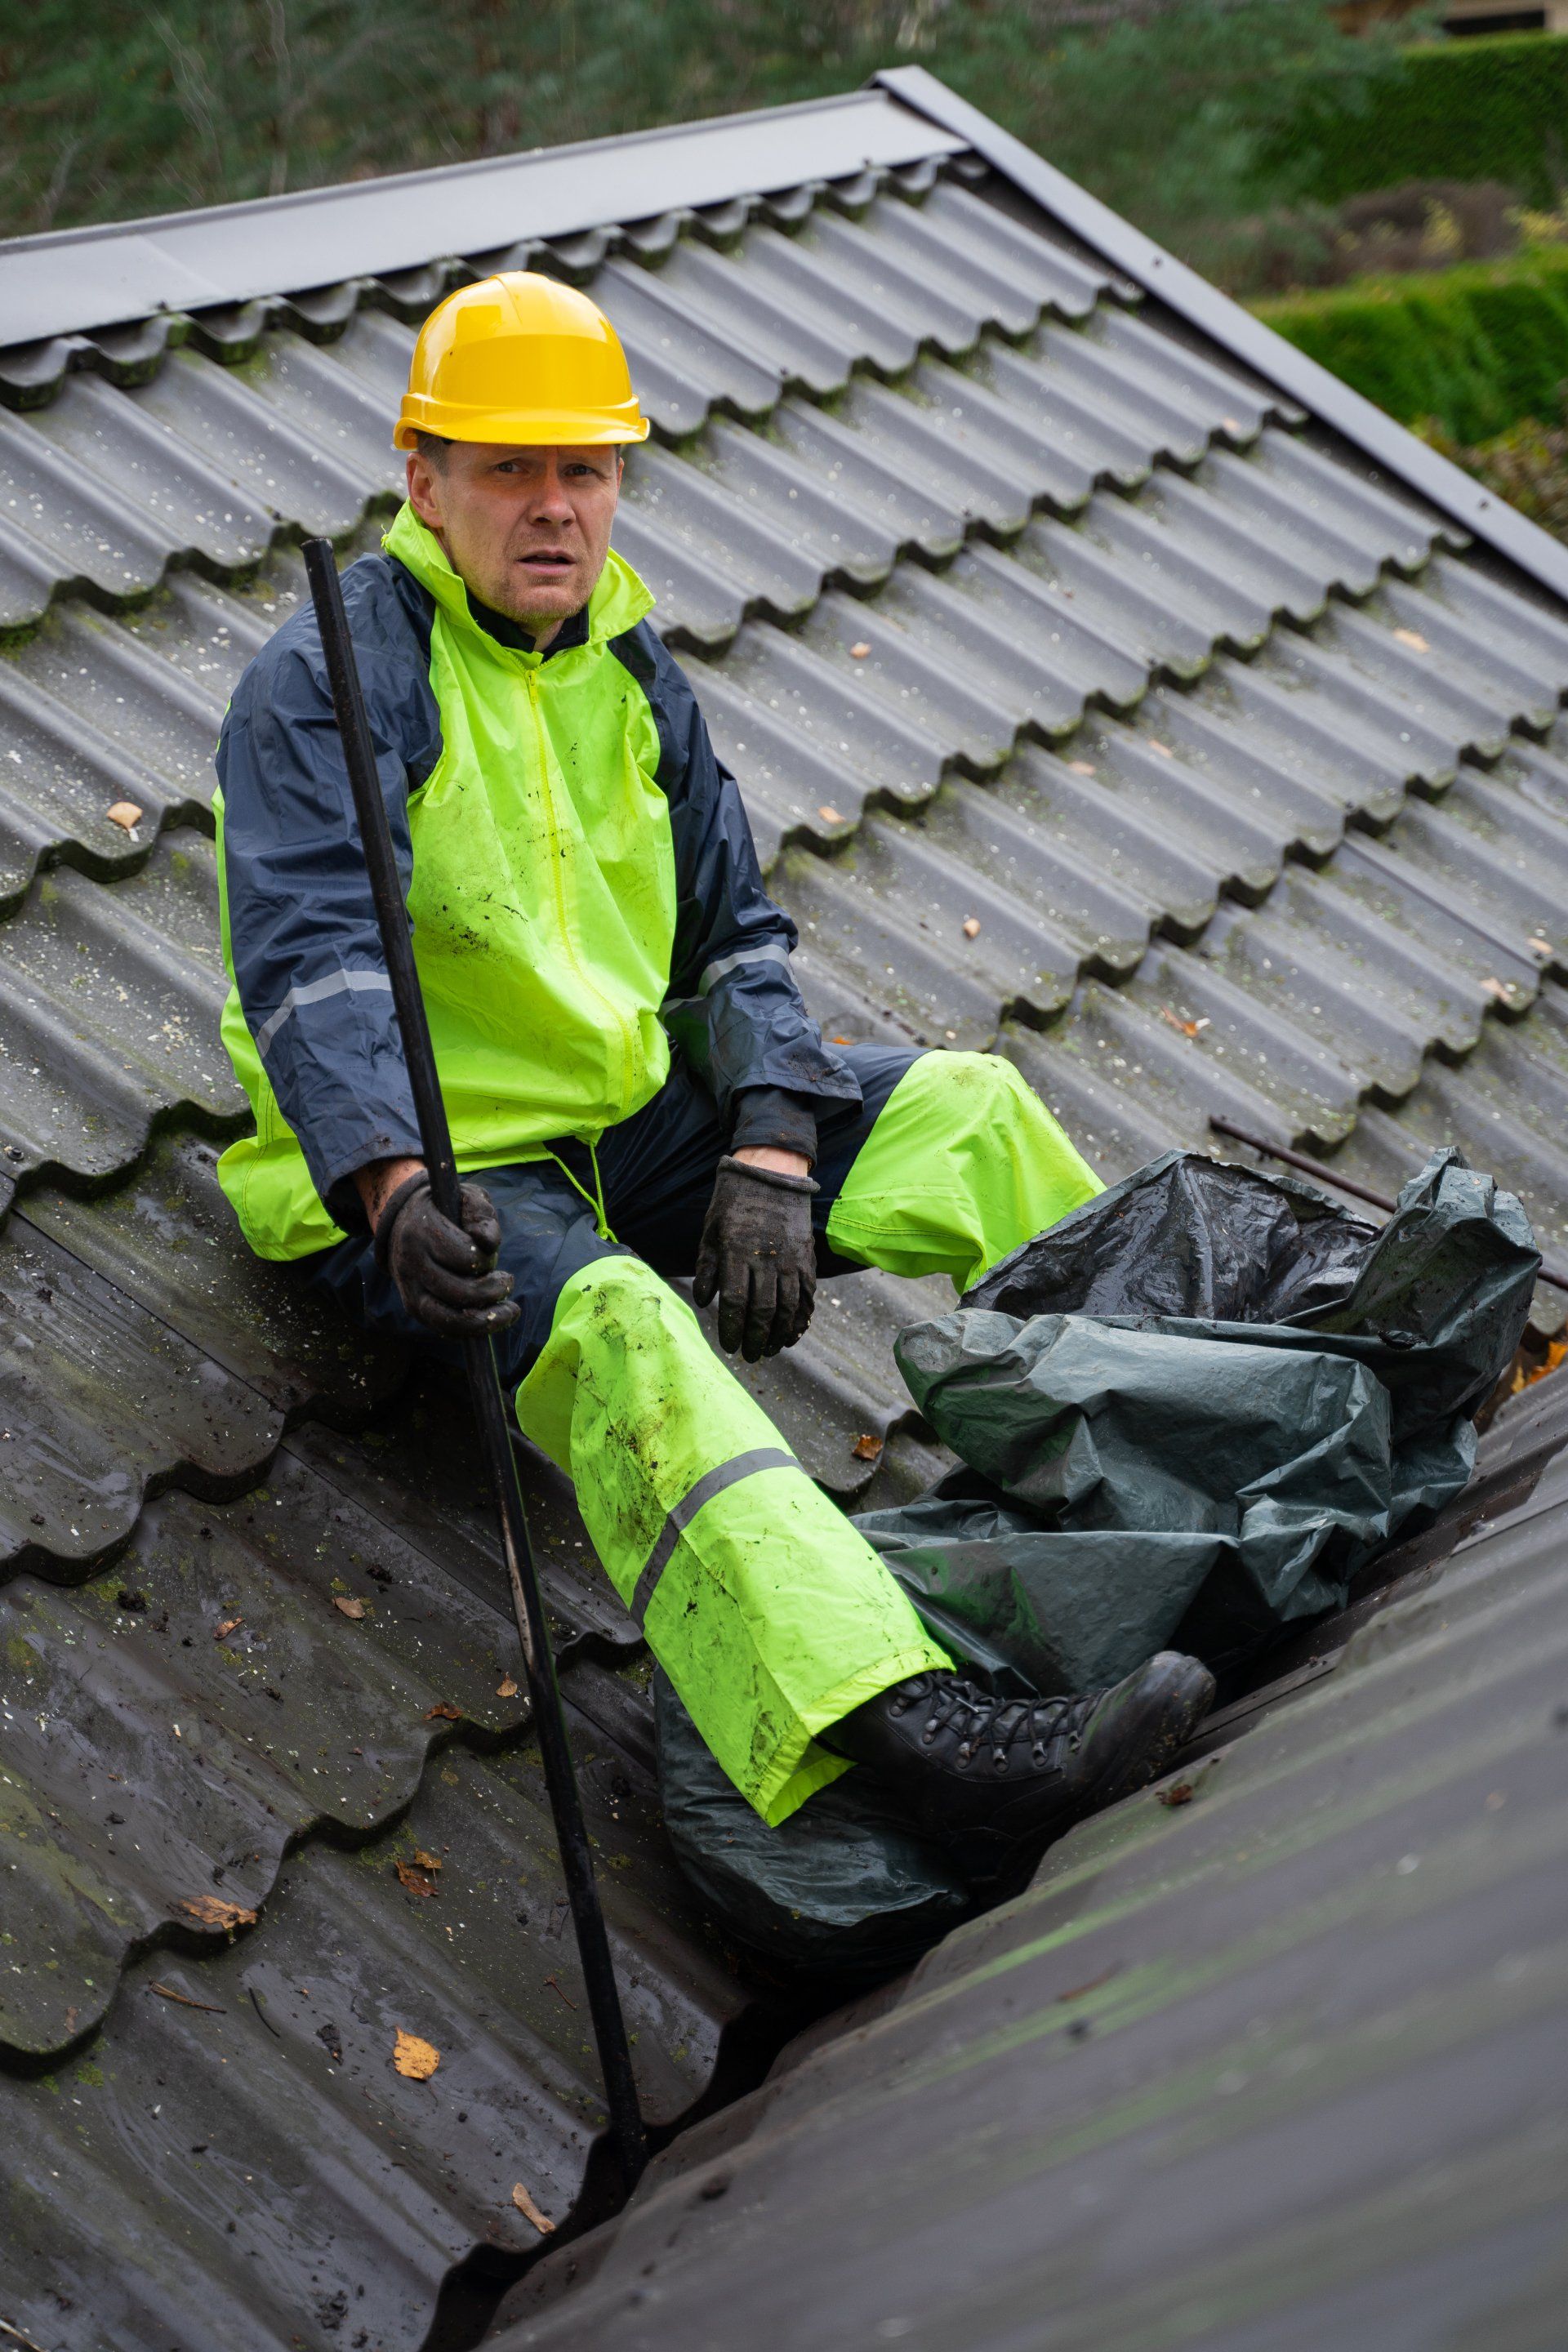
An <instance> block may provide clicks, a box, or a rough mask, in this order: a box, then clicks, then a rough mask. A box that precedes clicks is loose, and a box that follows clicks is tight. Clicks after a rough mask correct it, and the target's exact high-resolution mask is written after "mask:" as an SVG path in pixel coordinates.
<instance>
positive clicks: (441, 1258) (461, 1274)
mask: <svg viewBox="0 0 1568 2352" xmlns="http://www.w3.org/2000/svg"><path fill="white" fill-rule="evenodd" d="M354 1181H355V1182H356V1184H357V1185H358V1187H359V1192H360V1196H361V1198H362V1199H363V1202H364V1205H365V1213H366V1215H367V1216H368V1217H369V1219H370V1221H371V1224H372V1227H373V1229H374V1234H375V1258H376V1264H377V1265H379V1266H380V1267H381V1268H382V1270H383V1272H384V1273H385V1274H389V1275H390V1276H392V1279H393V1281H394V1282H395V1284H396V1286H397V1295H398V1297H400V1298H401V1299H402V1301H403V1304H404V1305H405V1307H406V1308H407V1309H408V1312H409V1313H410V1315H412V1316H414V1317H416V1319H417V1320H418V1321H419V1322H421V1323H423V1324H424V1325H425V1327H426V1330H430V1331H438V1332H439V1333H440V1334H441V1336H442V1338H443V1339H489V1337H490V1336H491V1334H492V1333H494V1332H497V1331H504V1330H505V1329H506V1328H507V1327H508V1326H509V1324H512V1323H515V1322H516V1321H517V1318H518V1317H519V1316H520V1315H521V1312H522V1309H521V1307H520V1306H519V1305H518V1303H517V1301H516V1300H515V1299H514V1298H513V1297H511V1296H510V1292H511V1276H510V1274H503V1273H501V1272H500V1271H499V1270H498V1269H497V1267H496V1253H497V1251H498V1250H499V1249H500V1221H499V1219H498V1218H497V1216H496V1213H495V1208H494V1205H493V1204H492V1202H491V1201H490V1197H489V1193H488V1192H481V1191H480V1189H479V1186H478V1185H477V1184H465V1185H464V1186H463V1188H462V1203H463V1222H462V1224H461V1225H460V1226H458V1225H455V1224H453V1223H452V1222H451V1220H450V1218H448V1217H444V1216H443V1215H442V1214H441V1212H440V1210H439V1209H438V1208H437V1206H436V1202H435V1200H434V1198H433V1197H432V1195H431V1191H430V1179H429V1176H428V1174H427V1173H426V1170H425V1168H424V1167H423V1166H422V1165H421V1163H420V1162H419V1161H418V1160H382V1161H380V1162H378V1163H377V1165H376V1166H375V1167H374V1168H365V1169H361V1170H360V1171H359V1173H358V1174H357V1176H356V1178H355V1180H354Z"/></svg>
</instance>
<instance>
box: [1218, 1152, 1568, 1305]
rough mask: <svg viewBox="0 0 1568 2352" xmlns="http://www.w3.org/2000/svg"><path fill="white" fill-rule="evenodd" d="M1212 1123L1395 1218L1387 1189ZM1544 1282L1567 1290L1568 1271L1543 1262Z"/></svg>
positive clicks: (1264, 1154) (1267, 1156)
mask: <svg viewBox="0 0 1568 2352" xmlns="http://www.w3.org/2000/svg"><path fill="white" fill-rule="evenodd" d="M1209 1125H1210V1126H1211V1127H1212V1128H1213V1129H1214V1131H1215V1134H1216V1135H1228V1136H1229V1137H1230V1138H1231V1139H1232V1140H1233V1141H1234V1142H1237V1143H1245V1144H1247V1145H1248V1146H1249V1148H1250V1149H1251V1150H1254V1151H1261V1152H1262V1154H1263V1156H1264V1158H1265V1159H1266V1160H1283V1161H1284V1162H1285V1165H1286V1167H1287V1168H1299V1169H1300V1171H1301V1173H1302V1175H1303V1176H1315V1177H1316V1178H1317V1180H1318V1181H1319V1183H1320V1184H1331V1185H1332V1186H1333V1187H1334V1189H1335V1191H1336V1192H1348V1193H1350V1195H1351V1197H1352V1199H1353V1200H1357V1201H1366V1202H1370V1203H1371V1205H1372V1206H1373V1208H1374V1209H1381V1210H1382V1211H1383V1213H1384V1216H1388V1217H1392V1216H1393V1214H1394V1210H1395V1208H1396V1207H1397V1205H1398V1203H1397V1202H1394V1201H1391V1200H1390V1199H1389V1197H1388V1195H1387V1193H1386V1192H1373V1189H1372V1186H1371V1185H1370V1184H1358V1183H1357V1182H1356V1181H1355V1180H1354V1179H1353V1177H1350V1176H1342V1175H1341V1174H1340V1173H1339V1171H1338V1170H1337V1169H1334V1168H1329V1167H1326V1166H1325V1165H1324V1163H1323V1161H1322V1160H1309V1159H1308V1157H1307V1155H1306V1153H1305V1152H1304V1151H1290V1150H1287V1149H1286V1147H1285V1145H1284V1144H1282V1143H1270V1142H1269V1141H1268V1138H1267V1137H1266V1136H1262V1135H1254V1134H1253V1132H1252V1130H1251V1129H1250V1128H1246V1127H1236V1126H1233V1125H1232V1123H1231V1121H1230V1120H1229V1119H1228V1118H1215V1116H1214V1115H1213V1114H1212V1113H1211V1114H1210V1117H1209ZM1540 1279H1541V1280H1542V1282H1549V1283H1550V1284H1551V1285H1552V1288H1553V1289H1554V1290H1568V1274H1560V1273H1559V1272H1558V1270H1557V1268H1556V1267H1555V1266H1554V1265H1549V1264H1548V1263H1547V1261H1546V1259H1545V1258H1542V1261H1541V1276H1540Z"/></svg>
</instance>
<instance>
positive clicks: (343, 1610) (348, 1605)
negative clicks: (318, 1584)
mask: <svg viewBox="0 0 1568 2352" xmlns="http://www.w3.org/2000/svg"><path fill="white" fill-rule="evenodd" d="M332 1607H333V1608H334V1609H336V1610H337V1611H338V1612H340V1614H341V1615H342V1616H344V1617H352V1618H353V1620H354V1622H355V1623H356V1624H357V1623H358V1622H359V1620H360V1619H361V1618H362V1617H363V1615H364V1602H363V1601H345V1600H344V1598H343V1596H342V1593H341V1592H340V1593H337V1594H335V1595H334V1596H333V1600H332Z"/></svg>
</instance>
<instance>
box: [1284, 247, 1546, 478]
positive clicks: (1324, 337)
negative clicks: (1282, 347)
mask: <svg viewBox="0 0 1568 2352" xmlns="http://www.w3.org/2000/svg"><path fill="white" fill-rule="evenodd" d="M1254 307H1255V308H1256V310H1257V313H1258V317H1259V318H1260V319H1262V320H1265V322H1266V323H1267V324H1268V326H1270V327H1272V328H1274V330H1275V331H1276V332H1277V333H1279V334H1281V335H1283V336H1284V337H1285V339H1286V341H1288V342H1292V343H1294V344H1296V345H1297V347H1298V348H1299V349H1300V350H1301V351H1303V352H1308V353H1310V356H1311V357H1312V358H1313V359H1315V360H1320V361H1321V362H1322V364H1323V366H1324V367H1326V368H1330V369H1331V370H1332V372H1333V373H1334V374H1335V375H1337V376H1342V377H1343V378H1344V380H1345V382H1346V383H1351V384H1353V385H1354V386H1355V388H1356V390H1357V391H1358V392H1363V393H1365V394H1366V396H1367V398H1368V399H1369V400H1375V401H1376V403H1377V404H1378V406H1379V407H1380V408H1386V409H1387V411H1388V412H1389V415H1391V416H1397V417H1398V418H1399V419H1400V421H1401V423H1403V424H1405V425H1416V424H1420V423H1421V422H1422V421H1423V420H1424V419H1426V418H1427V417H1436V419H1437V421H1438V422H1439V424H1440V425H1442V426H1443V428H1444V430H1445V431H1446V432H1447V433H1448V434H1450V435H1451V436H1453V438H1454V439H1455V440H1456V441H1466V442H1470V441H1486V440H1489V439H1490V438H1491V437H1492V436H1493V435H1494V434H1498V433H1502V432H1505V431H1506V430H1507V428H1508V427H1509V426H1510V425H1514V424H1517V423H1518V421H1519V420H1520V418H1521V417H1524V416H1536V417H1540V418H1541V419H1542V420H1543V421H1546V422H1550V421H1552V420H1553V419H1555V418H1556V417H1557V416H1558V415H1559V414H1560V411H1561V405H1562V404H1561V400H1560V398H1559V386H1560V385H1561V384H1562V383H1563V381H1564V380H1565V379H1568V246H1537V247H1532V248H1531V250H1530V251H1528V252H1526V253H1522V254H1518V255H1516V256H1514V257H1512V258H1511V259H1510V260H1508V261H1477V262H1462V263H1461V264H1460V265H1459V266H1458V268H1454V269H1441V270H1432V271H1430V272H1424V273H1420V274H1415V275H1411V276H1408V277H1399V278H1357V279H1355V280H1353V281H1352V283H1351V284H1350V285H1348V286H1341V287H1335V288H1333V289H1331V290H1330V291H1327V292H1324V293H1317V294H1288V295H1285V296H1283V297H1281V298H1280V299H1279V300H1277V301H1269V302H1259V303H1258V304H1256V305H1255V306H1254Z"/></svg>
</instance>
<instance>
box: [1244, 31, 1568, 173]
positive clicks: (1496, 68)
mask: <svg viewBox="0 0 1568 2352" xmlns="http://www.w3.org/2000/svg"><path fill="white" fill-rule="evenodd" d="M1289 145H1290V152H1291V154H1292V156H1293V157H1295V158H1296V159H1297V161H1298V162H1300V159H1301V158H1302V157H1303V156H1310V157H1311V158H1312V159H1313V160H1312V161H1311V162H1310V164H1309V166H1308V170H1309V178H1308V184H1307V185H1306V186H1305V187H1304V188H1303V190H1302V193H1303V194H1305V195H1308V196H1316V197H1319V198H1321V201H1322V202H1323V203H1325V204H1338V203H1339V202H1340V200H1341V199H1342V197H1344V196H1356V195H1361V194H1363V192H1364V191H1365V190H1367V189H1369V188H1394V187H1397V186H1398V185H1399V184H1400V183H1401V182H1402V181H1405V180H1501V181H1502V182H1503V183H1504V184H1505V185H1506V186H1508V187H1510V188H1513V189H1515V190H1517V192H1518V194H1519V195H1520V196H1521V199H1522V200H1523V202H1524V203H1526V204H1529V205H1539V206H1541V207H1542V208H1543V209H1550V207H1551V206H1552V205H1554V204H1555V203H1556V201H1557V196H1558V194H1559V192H1560V191H1561V190H1562V189H1563V187H1564V186H1565V185H1568V35H1563V34H1559V33H1502V34H1495V33H1494V34H1487V35H1482V36H1478V37H1474V38H1471V37H1467V38H1465V39H1463V40H1453V41H1437V42H1434V43H1432V44H1430V45H1429V46H1426V47H1421V48H1412V49H1406V50H1405V54H1404V58H1403V59H1402V61H1401V63H1400V65H1399V68H1398V70H1397V71H1396V72H1395V73H1394V75H1393V76H1392V78H1391V79H1389V80H1388V82H1387V83H1386V84H1384V87H1383V88H1382V89H1380V90H1379V92H1378V93H1377V95H1376V96H1375V98H1374V99H1373V103H1372V107H1371V110H1370V111H1368V112H1357V111H1355V110H1353V109H1349V108H1344V107H1342V106H1341V105H1339V104H1338V103H1337V102H1336V100H1335V98H1334V95H1333V92H1332V90H1331V89H1330V88H1327V87H1324V88H1321V89H1319V90H1317V91H1316V92H1314V91H1313V90H1312V89H1310V86H1309V88H1308V89H1307V90H1306V91H1305V92H1304V93H1303V98H1302V103H1301V107H1300V112H1299V114H1298V116H1297V119H1296V121H1295V122H1294V124H1293V125H1292V129H1291V133H1290V141H1289ZM1281 160H1283V159H1281Z"/></svg>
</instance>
